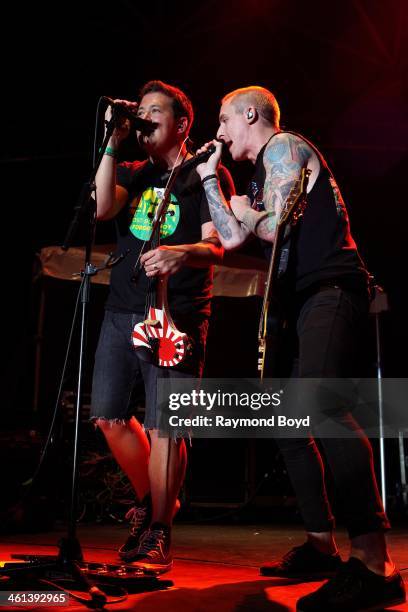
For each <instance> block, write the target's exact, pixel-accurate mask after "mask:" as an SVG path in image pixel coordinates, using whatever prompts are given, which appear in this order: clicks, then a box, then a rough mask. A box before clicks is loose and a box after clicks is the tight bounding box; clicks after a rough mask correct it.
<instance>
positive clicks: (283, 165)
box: [257, 134, 312, 242]
mask: <svg viewBox="0 0 408 612" xmlns="http://www.w3.org/2000/svg"><path fill="white" fill-rule="evenodd" d="M311 155H312V151H311V149H310V148H309V147H308V146H307V144H306V143H305V142H304V141H303V140H301V139H300V138H298V137H297V136H294V135H292V134H279V135H278V136H275V138H274V139H273V140H272V141H271V142H270V144H269V145H268V146H267V147H266V149H265V153H264V167H265V174H266V178H265V184H264V205H265V210H266V211H267V212H269V213H270V215H269V216H268V217H266V218H265V219H263V220H262V221H261V222H260V224H259V225H258V228H257V234H258V236H259V237H260V238H263V239H264V240H268V241H270V242H273V240H274V234H275V229H276V224H277V221H278V219H279V215H280V213H281V210H282V207H283V205H284V203H285V201H286V198H287V197H288V195H289V193H290V190H291V189H292V187H293V185H294V183H295V181H296V180H297V179H298V178H299V175H300V171H301V169H302V167H303V166H304V165H305V164H306V163H307V161H308V160H309V159H310V157H311Z"/></svg>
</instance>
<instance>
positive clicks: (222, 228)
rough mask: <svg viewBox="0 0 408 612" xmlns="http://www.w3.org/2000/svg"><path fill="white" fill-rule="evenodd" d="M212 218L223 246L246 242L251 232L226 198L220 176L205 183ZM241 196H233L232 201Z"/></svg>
mask: <svg viewBox="0 0 408 612" xmlns="http://www.w3.org/2000/svg"><path fill="white" fill-rule="evenodd" d="M203 187H204V190H205V195H206V196H207V201H208V207H209V209H210V214H211V218H212V220H213V223H214V225H215V228H216V230H217V232H218V235H219V238H220V241H221V244H222V246H223V247H224V248H225V249H228V250H230V249H234V248H236V247H238V246H239V245H240V244H242V243H243V242H245V240H246V238H247V236H249V234H250V233H251V232H250V230H249V229H247V228H246V227H245V226H244V225H243V224H242V223H240V222H239V221H238V219H237V218H236V217H235V215H234V213H233V212H232V210H231V208H230V205H229V203H228V202H227V200H226V199H225V198H224V195H223V193H222V190H221V187H220V184H219V180H218V178H211V179H208V180H206V181H204V183H203ZM237 197H239V196H232V198H231V202H232V201H233V200H234V199H235V198H237Z"/></svg>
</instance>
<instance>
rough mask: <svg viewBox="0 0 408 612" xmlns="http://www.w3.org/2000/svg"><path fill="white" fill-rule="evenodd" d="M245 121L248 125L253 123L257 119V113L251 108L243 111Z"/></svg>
mask: <svg viewBox="0 0 408 612" xmlns="http://www.w3.org/2000/svg"><path fill="white" fill-rule="evenodd" d="M245 119H246V120H247V122H248V123H249V124H252V123H255V121H257V119H258V111H257V110H256V108H254V107H253V106H250V107H249V108H247V110H246V111H245Z"/></svg>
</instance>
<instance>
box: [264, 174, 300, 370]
mask: <svg viewBox="0 0 408 612" xmlns="http://www.w3.org/2000/svg"><path fill="white" fill-rule="evenodd" d="M310 173H311V170H309V169H308V168H306V167H303V168H302V170H301V173H300V176H299V178H298V180H297V181H296V182H295V184H294V185H293V187H292V189H291V190H290V193H289V195H288V197H287V198H286V201H285V203H284V205H283V207H282V211H281V213H280V215H279V219H278V222H277V225H276V231H275V240H274V243H273V248H272V256H271V261H270V264H269V270H268V275H267V277H266V282H265V293H264V298H263V303H262V311H261V317H260V320H259V330H258V350H259V357H258V370H259V371H260V377H261V380H263V379H264V378H265V377H269V376H273V375H274V374H275V375H276V364H277V354H278V348H279V336H280V334H281V331H282V327H283V325H282V316H281V312H280V310H281V308H280V303H279V277H280V275H281V274H282V271H281V269H280V268H281V257H282V246H283V243H284V241H285V240H286V239H287V238H288V236H289V233H290V231H291V228H293V227H294V226H295V225H296V224H297V222H298V221H299V219H300V218H301V217H302V216H303V212H304V210H305V207H306V190H307V184H308V181H309V175H310Z"/></svg>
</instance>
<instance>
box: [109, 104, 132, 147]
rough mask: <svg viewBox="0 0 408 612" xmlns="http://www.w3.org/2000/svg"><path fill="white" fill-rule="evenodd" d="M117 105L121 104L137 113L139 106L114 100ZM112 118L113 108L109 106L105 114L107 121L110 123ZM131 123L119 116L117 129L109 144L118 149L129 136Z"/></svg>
mask: <svg viewBox="0 0 408 612" xmlns="http://www.w3.org/2000/svg"><path fill="white" fill-rule="evenodd" d="M114 102H115V104H121V105H123V106H125V107H126V108H128V109H129V110H131V111H134V112H136V110H137V107H138V104H137V103H136V102H129V100H118V99H116V100H114ZM111 118H112V107H111V106H108V108H107V109H106V113H105V121H110V120H111ZM130 127H131V126H130V121H129V119H127V118H126V117H121V116H118V117H117V119H116V125H115V129H114V130H113V132H112V136H111V138H110V141H109V144H110V145H111V146H113V147H114V148H115V149H117V148H118V147H119V145H120V143H121V142H122V140H125V138H127V137H128V136H129V133H130Z"/></svg>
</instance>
